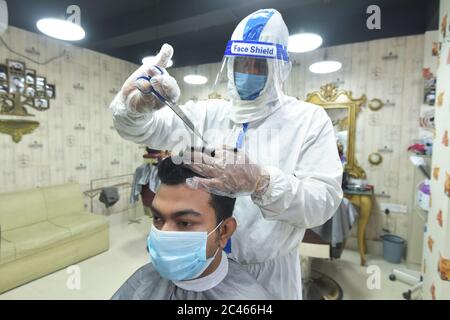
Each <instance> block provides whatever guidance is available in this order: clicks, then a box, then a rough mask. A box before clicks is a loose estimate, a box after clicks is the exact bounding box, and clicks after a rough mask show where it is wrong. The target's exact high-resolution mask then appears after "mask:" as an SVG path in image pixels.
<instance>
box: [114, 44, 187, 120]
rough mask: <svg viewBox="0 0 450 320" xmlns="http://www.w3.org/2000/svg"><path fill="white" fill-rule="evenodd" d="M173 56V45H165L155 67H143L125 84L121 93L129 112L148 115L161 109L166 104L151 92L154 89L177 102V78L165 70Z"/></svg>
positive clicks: (178, 95)
mask: <svg viewBox="0 0 450 320" xmlns="http://www.w3.org/2000/svg"><path fill="white" fill-rule="evenodd" d="M172 55H173V48H172V46H171V45H169V44H167V43H165V44H163V46H162V47H161V50H160V51H159V53H158V55H157V56H156V58H155V65H145V64H144V65H142V66H140V67H139V69H137V70H136V71H135V72H134V73H133V74H132V75H131V76H130V77H129V78H128V79H127V80H126V81H125V83H124V84H123V86H122V90H121V93H122V95H123V99H124V101H125V105H126V107H127V109H128V110H131V111H133V112H138V113H147V112H150V111H151V110H152V109H159V108H161V107H162V106H163V105H164V104H163V103H162V102H161V101H160V100H159V99H158V98H157V97H155V96H154V95H153V94H151V93H143V92H150V90H151V89H152V87H153V88H154V89H155V90H156V91H157V92H159V93H160V94H161V95H162V96H163V97H165V98H166V99H167V100H169V101H171V102H177V101H178V99H179V97H180V88H179V87H178V84H177V81H176V80H175V78H173V77H171V76H170V75H169V73H168V72H167V71H166V70H165V66H166V65H167V63H168V61H169V60H170V58H171V57H172ZM139 77H150V78H151V79H150V81H147V80H143V79H141V80H137V79H138V78H139Z"/></svg>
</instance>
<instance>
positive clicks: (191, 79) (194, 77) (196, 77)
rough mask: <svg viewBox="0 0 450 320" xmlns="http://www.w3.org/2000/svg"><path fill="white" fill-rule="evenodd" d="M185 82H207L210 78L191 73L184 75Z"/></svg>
mask: <svg viewBox="0 0 450 320" xmlns="http://www.w3.org/2000/svg"><path fill="white" fill-rule="evenodd" d="M184 82H187V83H190V84H205V83H206V82H208V78H207V77H204V76H200V75H198V74H189V75H187V76H185V77H184Z"/></svg>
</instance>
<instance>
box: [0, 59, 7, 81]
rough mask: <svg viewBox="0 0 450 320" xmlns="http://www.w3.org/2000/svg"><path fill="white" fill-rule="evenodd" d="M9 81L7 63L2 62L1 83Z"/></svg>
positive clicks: (0, 68)
mask: <svg viewBox="0 0 450 320" xmlns="http://www.w3.org/2000/svg"><path fill="white" fill-rule="evenodd" d="M7 82H8V67H7V66H6V65H5V64H0V83H1V84H5V83H7Z"/></svg>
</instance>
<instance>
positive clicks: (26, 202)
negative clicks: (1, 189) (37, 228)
mask: <svg viewBox="0 0 450 320" xmlns="http://www.w3.org/2000/svg"><path fill="white" fill-rule="evenodd" d="M46 220H47V209H46V206H45V201H44V196H43V194H42V192H41V190H40V189H38V188H36V189H30V190H24V191H15V192H8V193H1V194H0V225H1V226H2V232H5V231H8V230H11V229H15V228H20V227H25V226H28V225H32V224H34V223H37V222H44V221H46Z"/></svg>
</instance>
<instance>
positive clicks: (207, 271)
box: [199, 248, 222, 278]
mask: <svg viewBox="0 0 450 320" xmlns="http://www.w3.org/2000/svg"><path fill="white" fill-rule="evenodd" d="M221 260H222V250H221V249H220V248H219V251H218V252H217V254H216V257H215V258H214V260H213V262H211V264H210V265H209V266H208V268H206V269H205V271H203V273H202V274H201V275H200V276H199V278H203V277H206V276H208V275H210V274H211V273H213V272H214V271H216V270H217V268H218V267H219V265H220V261H221Z"/></svg>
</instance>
